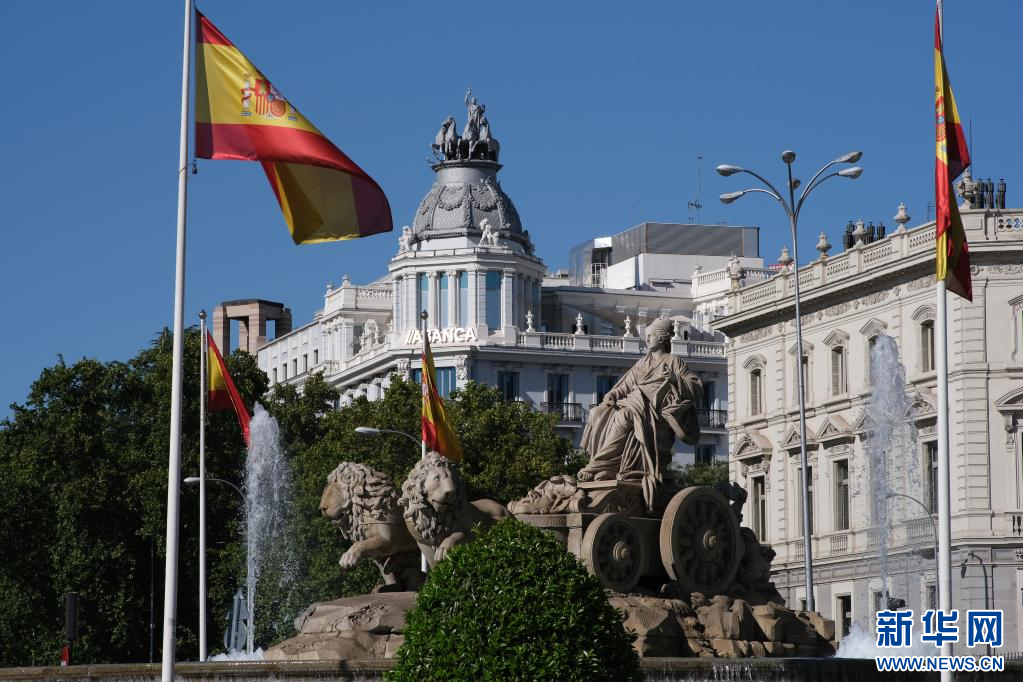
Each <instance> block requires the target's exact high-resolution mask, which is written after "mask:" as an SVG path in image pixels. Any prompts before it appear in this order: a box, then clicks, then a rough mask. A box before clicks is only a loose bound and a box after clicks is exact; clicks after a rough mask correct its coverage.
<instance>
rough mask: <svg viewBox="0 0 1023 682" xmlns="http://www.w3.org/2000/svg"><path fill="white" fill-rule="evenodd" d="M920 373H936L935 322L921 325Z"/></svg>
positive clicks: (926, 322)
mask: <svg viewBox="0 0 1023 682" xmlns="http://www.w3.org/2000/svg"><path fill="white" fill-rule="evenodd" d="M920 371H921V372H932V371H934V320H927V321H925V322H922V323H921V324H920Z"/></svg>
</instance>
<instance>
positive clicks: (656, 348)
mask: <svg viewBox="0 0 1023 682" xmlns="http://www.w3.org/2000/svg"><path fill="white" fill-rule="evenodd" d="M646 342H647V354H646V355H645V356H644V357H643V359H641V360H640V361H639V362H637V363H636V364H635V365H633V366H632V368H631V369H630V370H629V371H628V372H626V373H625V375H624V376H623V377H622V378H621V379H620V380H619V381H618V383H617V384H615V385H614V387H613V388H612V389H611V390H610V391H608V392H607V394H605V396H604V399H603V400H602V401H601V404H600V405H598V406H596V407H594V408H593V409H591V410H590V418H589V421H588V422H587V424H586V428H585V429H584V430H583V435H582V441H581V446H582V448H583V449H584V450H586V452H588V453H589V455H590V461H589V463H588V464H587V465H586V466H585V467H583V469H582V470H581V471H580V472H579V474H578V479H579V480H580V481H601V480H613V479H618V480H622V481H634V482H640V483H641V484H642V486H643V499H644V501H645V502H646V504H647V507H648V508H650V507H652V506H653V502H654V493H655V491H656V489H657V487H658V486H659V485H660V484H661V482H662V480H663V473H662V472H663V468H664V467H665V466H667V464H668V463H669V462H670V461H671V448H672V445H673V444H674V443H675V439H676V438H678V439H680V440H681V441H682V442H684V443H687V444H689V445H694V444H696V443H697V442H698V441H699V439H700V425H699V422H698V420H697V415H696V409H695V406H696V404H697V403H698V402H699V400H700V397H701V396H702V395H703V385H702V384H701V382H700V379H699V378H698V377H697V376H696V374H694V373H693V372H691V371H690V370H689V367H688V366H687V365H686V363H685V362H684V361H683V360H682V359H681V358H679V357H677V356H674V355H672V354H671V325H670V324H669V323H668V321H667V320H661V319H658V320H654V321H653V322H652V323H651V324H650V325H648V326H647V328H646Z"/></svg>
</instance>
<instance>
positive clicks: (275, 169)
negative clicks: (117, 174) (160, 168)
mask: <svg viewBox="0 0 1023 682" xmlns="http://www.w3.org/2000/svg"><path fill="white" fill-rule="evenodd" d="M196 15H197V17H196V18H197V19H198V21H197V22H196V25H197V28H196V32H195V40H196V49H195V52H196V54H195V72H196V73H195V77H196V78H195V154H196V156H198V157H199V158H203V159H241V160H249V161H260V162H262V164H263V170H264V171H265V172H266V176H267V178H268V179H269V180H270V185H271V187H273V191H274V194H276V195H277V202H278V203H279V204H280V206H281V211H282V212H283V213H284V219H285V220H286V221H287V223H288V229H289V230H290V231H291V238H292V239H293V240H294V241H295V243H296V244H313V243H316V242H325V241H334V240H337V239H356V238H358V237H365V236H367V235H371V234H376V233H378V232H387V231H389V230H391V229H392V226H391V207H390V205H389V204H388V203H387V197H386V196H384V193H383V190H381V189H380V186H379V185H377V183H376V182H374V180H373V178H371V177H369V175H367V174H366V172H365V171H363V170H362V169H361V168H359V167H358V166H357V165H355V163H354V162H353V161H352V160H351V159H349V158H348V157H347V156H345V154H344V152H342V151H341V150H340V149H338V148H337V147H335V146H334V144H333V143H332V142H331V141H330V140H328V139H327V138H326V137H324V135H323V133H321V132H320V131H319V130H317V129H316V126H314V125H313V124H312V123H310V122H309V120H308V119H306V118H305V117H304V116H302V114H300V113H299V112H298V110H297V109H296V108H295V107H294V106H293V105H292V103H291V102H289V101H288V100H287V99H286V98H285V97H284V95H282V94H281V92H280V90H278V89H277V88H276V87H274V85H273V84H272V83H271V82H270V80H269V79H268V78H267V77H266V76H264V75H263V73H262V72H261V71H260V70H259V69H257V68H256V67H255V66H253V64H252V62H250V61H249V60H248V58H246V57H245V55H243V54H242V53H241V52H240V51H239V50H238V48H236V47H235V46H234V44H233V43H232V42H231V41H230V40H228V39H227V38H226V37H224V34H223V33H221V32H220V31H219V30H217V28H216V27H215V26H214V25H213V24H212V23H210V20H209V19H207V18H206V17H205V16H203V14H202V13H200V12H196Z"/></svg>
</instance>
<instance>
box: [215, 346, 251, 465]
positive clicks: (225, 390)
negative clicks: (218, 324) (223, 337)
mask: <svg viewBox="0 0 1023 682" xmlns="http://www.w3.org/2000/svg"><path fill="white" fill-rule="evenodd" d="M206 345H207V353H206V363H207V364H206V376H207V377H208V379H207V382H206V391H207V395H206V408H207V409H208V410H209V411H210V412H216V411H217V410H230V409H234V411H235V414H237V415H238V424H239V425H240V426H241V427H242V435H243V436H245V445H246V446H247V445H248V444H249V411H248V410H247V409H245V403H243V402H242V397H241V395H240V394H239V393H238V389H237V388H235V385H234V381H232V380H231V375H230V374H228V372H227V366H226V365H224V358H222V357H221V356H220V351H219V350H218V349H217V344H216V343H214V342H213V336H212V335H211V334H210V332H209V330H206Z"/></svg>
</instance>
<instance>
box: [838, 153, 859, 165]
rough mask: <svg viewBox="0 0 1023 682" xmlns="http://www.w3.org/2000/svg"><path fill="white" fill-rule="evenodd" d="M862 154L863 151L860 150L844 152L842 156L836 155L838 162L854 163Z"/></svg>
mask: <svg viewBox="0 0 1023 682" xmlns="http://www.w3.org/2000/svg"><path fill="white" fill-rule="evenodd" d="M862 156H863V152H861V151H855V152H849V153H848V154H846V155H844V156H840V157H838V162H839V163H856V162H857V161H859V160H860V158H861V157H862Z"/></svg>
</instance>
